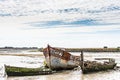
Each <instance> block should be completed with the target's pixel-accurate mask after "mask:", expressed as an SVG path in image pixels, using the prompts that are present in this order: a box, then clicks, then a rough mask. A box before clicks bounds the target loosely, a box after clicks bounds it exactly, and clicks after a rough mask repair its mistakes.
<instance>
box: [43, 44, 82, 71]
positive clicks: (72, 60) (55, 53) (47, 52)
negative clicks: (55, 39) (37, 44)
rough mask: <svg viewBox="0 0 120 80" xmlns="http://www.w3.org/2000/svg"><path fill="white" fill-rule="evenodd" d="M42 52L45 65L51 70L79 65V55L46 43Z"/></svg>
mask: <svg viewBox="0 0 120 80" xmlns="http://www.w3.org/2000/svg"><path fill="white" fill-rule="evenodd" d="M43 53H44V56H45V59H46V63H47V66H48V67H49V68H51V69H52V70H61V69H73V68H75V67H77V66H78V65H79V60H80V59H79V58H80V57H79V56H74V55H71V54H70V53H68V52H66V51H64V50H61V49H58V48H53V47H50V46H49V45H48V47H47V48H45V49H44V52H43Z"/></svg>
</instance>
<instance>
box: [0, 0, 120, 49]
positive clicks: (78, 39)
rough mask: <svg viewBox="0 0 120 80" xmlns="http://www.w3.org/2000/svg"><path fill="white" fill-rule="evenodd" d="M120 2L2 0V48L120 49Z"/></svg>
mask: <svg viewBox="0 0 120 80" xmlns="http://www.w3.org/2000/svg"><path fill="white" fill-rule="evenodd" d="M119 35H120V0H0V47H4V46H13V47H46V46H47V44H50V45H51V46H56V47H68V48H103V47H104V46H108V47H120V36H119Z"/></svg>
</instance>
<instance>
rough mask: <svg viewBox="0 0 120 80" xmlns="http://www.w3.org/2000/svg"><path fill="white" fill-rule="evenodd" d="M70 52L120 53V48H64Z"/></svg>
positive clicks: (40, 50)
mask: <svg viewBox="0 0 120 80" xmlns="http://www.w3.org/2000/svg"><path fill="white" fill-rule="evenodd" d="M43 49H44V48H37V47H30V48H27V47H26V48H24V47H23V48H13V47H12V48H0V52H1V51H8V52H9V51H10V52H20V51H28V52H43ZM62 49H65V51H68V52H81V51H83V52H120V48H62Z"/></svg>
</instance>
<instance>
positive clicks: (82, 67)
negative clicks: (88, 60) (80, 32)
mask: <svg viewBox="0 0 120 80" xmlns="http://www.w3.org/2000/svg"><path fill="white" fill-rule="evenodd" d="M81 69H82V70H83V69H84V56H83V51H81Z"/></svg>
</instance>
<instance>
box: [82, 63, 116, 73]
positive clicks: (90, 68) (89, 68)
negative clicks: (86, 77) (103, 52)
mask: <svg viewBox="0 0 120 80" xmlns="http://www.w3.org/2000/svg"><path fill="white" fill-rule="evenodd" d="M115 66H116V63H109V62H108V63H98V62H96V61H86V62H84V68H83V69H82V72H83V73H90V72H96V71H104V70H108V69H114V67H115Z"/></svg>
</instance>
